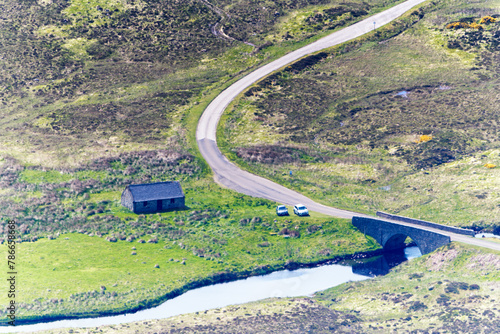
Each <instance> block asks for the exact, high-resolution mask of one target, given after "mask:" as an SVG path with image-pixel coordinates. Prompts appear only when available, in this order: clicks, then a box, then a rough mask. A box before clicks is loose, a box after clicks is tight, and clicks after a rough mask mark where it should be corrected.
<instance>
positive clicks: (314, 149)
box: [219, 0, 500, 233]
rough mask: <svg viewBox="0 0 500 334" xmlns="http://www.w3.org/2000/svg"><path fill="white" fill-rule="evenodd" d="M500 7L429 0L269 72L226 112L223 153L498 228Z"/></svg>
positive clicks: (356, 195) (347, 200)
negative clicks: (363, 32)
mask: <svg viewBox="0 0 500 334" xmlns="http://www.w3.org/2000/svg"><path fill="white" fill-rule="evenodd" d="M497 5H498V2H497V1H487V2H482V3H481V4H478V3H475V4H472V3H468V2H462V1H451V0H450V1H439V2H433V3H428V4H424V5H423V6H422V7H421V8H420V9H418V10H414V11H412V12H411V13H408V14H407V15H406V17H404V18H402V19H401V20H400V21H399V22H403V23H394V24H391V25H389V26H388V27H382V28H380V29H377V30H378V31H376V32H375V33H373V34H371V35H369V36H366V37H365V38H363V39H362V40H363V42H360V41H359V40H358V41H356V42H351V43H346V44H345V45H341V46H339V47H335V48H331V49H329V50H324V51H322V52H321V53H318V54H316V55H313V56H310V57H307V58H305V59H303V60H301V61H299V62H297V63H295V64H293V65H291V66H288V67H286V68H284V69H283V70H282V71H279V72H276V73H274V74H272V75H270V76H269V77H267V78H265V79H263V80H262V81H260V82H259V83H257V84H256V85H254V86H253V87H251V88H249V89H248V90H247V91H246V92H245V93H244V94H242V95H241V96H240V98H239V99H238V100H237V101H235V102H234V103H233V105H232V107H231V110H230V112H229V113H228V114H227V115H226V117H225V118H224V119H223V123H222V124H221V125H220V128H221V131H220V134H219V142H221V143H222V147H223V149H224V152H225V153H226V154H227V155H228V156H230V157H231V159H232V160H233V161H235V162H237V163H239V164H240V166H242V167H243V168H245V169H248V170H250V171H253V172H255V173H258V174H260V175H264V176H266V177H268V178H271V179H273V180H275V181H277V182H279V183H281V184H283V185H286V186H289V187H292V188H294V189H296V190H298V191H300V192H302V193H305V194H308V195H309V196H311V197H313V198H316V199H318V200H320V201H322V202H323V203H325V204H328V205H332V206H335V207H339V208H344V209H350V210H355V211H362V212H366V213H371V214H373V213H374V212H375V211H377V210H382V211H388V212H393V213H398V214H401V215H406V216H410V217H414V218H419V219H424V220H430V221H435V222H439V223H443V224H449V225H455V226H462V227H469V228H473V229H475V230H477V231H485V232H486V231H487V232H494V233H498V232H499V231H500V223H499V221H498V214H499V212H500V211H499V210H500V207H498V205H497V204H498V199H499V197H498V191H496V189H498V185H499V184H498V179H499V174H498V173H499V170H498V169H496V168H494V167H493V166H497V165H498V163H499V162H500V155H499V153H500V150H499V148H500V146H499V142H498V134H499V129H498V126H497V125H498V112H497V110H496V107H495V106H496V104H497V103H496V101H497V98H498V95H497V89H496V87H497V85H498V71H499V68H498V57H499V55H500V54H499V53H498V34H499V27H500V25H499V24H498V22H497V17H498V13H497V12H496V11H495V8H497V7H495V6H497ZM457 22H458V23H457ZM479 26H480V27H481V28H480V29H478V27H479ZM491 167H493V168H491ZM289 171H293V177H290V173H289Z"/></svg>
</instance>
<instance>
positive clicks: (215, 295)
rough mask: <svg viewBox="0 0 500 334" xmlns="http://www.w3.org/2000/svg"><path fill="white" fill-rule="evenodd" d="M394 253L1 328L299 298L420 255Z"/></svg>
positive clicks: (87, 323)
mask: <svg viewBox="0 0 500 334" xmlns="http://www.w3.org/2000/svg"><path fill="white" fill-rule="evenodd" d="M415 248H416V247H410V248H407V249H406V250H405V252H406V253H405V252H403V251H401V252H391V253H388V254H384V255H381V256H378V257H375V258H370V259H363V260H356V261H349V262H351V263H349V264H350V266H348V265H346V264H347V262H346V263H344V264H343V265H339V264H329V265H323V266H320V267H315V268H304V269H297V270H293V271H290V270H282V271H277V272H274V273H271V274H268V275H263V276H255V277H249V278H247V279H242V280H238V281H234V282H229V283H221V284H214V285H211V286H206V287H202V288H198V289H193V290H190V291H188V292H186V293H184V294H182V295H180V296H178V297H176V298H173V299H170V300H168V301H166V302H164V303H163V304H161V305H159V306H157V307H154V308H150V309H147V310H143V311H139V312H136V313H130V314H123V315H118V316H105V317H100V318H86V319H75V320H61V321H53V322H47V323H39V324H33V325H24V326H16V327H0V333H6V332H33V331H38V330H48V329H55V328H64V327H96V326H103V325H117V324H122V323H127V322H135V321H144V320H151V319H162V318H168V317H171V316H175V315H179V314H185V313H193V312H200V311H205V310H209V309H213V308H219V307H224V306H228V305H233V304H242V303H248V302H252V301H257V300H261V299H265V298H270V297H297V296H307V295H312V294H313V293H314V292H317V291H320V290H325V289H328V288H331V287H333V286H336V285H339V284H342V283H345V282H348V281H359V280H365V279H369V278H370V277H373V276H375V275H384V274H386V273H387V272H388V271H389V269H390V268H392V267H394V266H396V265H398V264H400V263H401V262H403V261H406V259H407V258H412V257H416V256H419V253H420V252H419V251H418V248H416V250H415Z"/></svg>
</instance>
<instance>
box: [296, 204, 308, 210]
mask: <svg viewBox="0 0 500 334" xmlns="http://www.w3.org/2000/svg"><path fill="white" fill-rule="evenodd" d="M297 209H298V210H306V207H305V206H303V205H302V206H299V207H298V208H297Z"/></svg>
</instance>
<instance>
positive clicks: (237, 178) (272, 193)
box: [196, 0, 500, 251]
mask: <svg viewBox="0 0 500 334" xmlns="http://www.w3.org/2000/svg"><path fill="white" fill-rule="evenodd" d="M425 1H426V0H408V1H406V2H403V3H401V4H399V5H397V6H394V7H392V8H390V9H387V10H385V11H383V12H381V13H378V14H376V15H373V16H371V17H369V18H367V19H365V20H363V21H360V22H358V23H356V24H353V25H351V26H349V27H347V28H344V29H342V30H339V31H336V32H334V33H332V34H330V35H328V36H326V37H323V38H321V39H319V40H317V41H316V42H314V43H311V44H309V45H307V46H304V47H302V48H300V49H298V50H295V51H293V52H290V53H288V54H286V55H285V56H283V57H281V58H279V59H277V60H275V61H273V62H271V63H269V64H267V65H264V66H262V67H260V68H258V69H256V70H255V71H253V72H251V73H250V74H248V75H247V76H245V77H243V78H242V79H240V80H238V81H237V82H235V83H234V84H232V85H231V86H229V87H228V88H227V89H225V90H224V91H223V92H222V93H220V94H219V95H218V96H217V97H216V98H215V99H214V100H213V101H212V102H211V103H210V104H209V105H208V107H207V108H206V109H205V111H204V112H203V114H202V116H201V117H200V120H199V122H198V127H197V130H196V140H197V142H198V148H199V150H200V152H201V154H202V156H203V158H204V159H205V160H206V162H207V163H208V164H209V166H210V167H211V168H212V171H213V173H214V179H215V181H216V182H217V183H219V184H220V185H222V186H225V187H227V188H230V189H233V190H235V191H237V192H239V193H243V194H246V195H250V196H253V197H260V198H266V199H270V200H273V201H275V202H278V203H283V204H288V205H295V204H297V203H302V204H304V205H306V206H307V207H308V208H309V209H310V210H312V211H316V212H320V213H323V214H327V215H331V216H335V217H340V218H352V217H353V216H366V215H364V214H360V213H356V212H352V211H346V210H341V209H336V208H333V207H329V206H326V205H323V204H320V203H317V202H315V201H313V200H312V199H310V198H308V197H306V196H304V195H302V194H300V193H298V192H296V191H293V190H290V189H288V188H286V187H284V186H281V185H279V184H277V183H275V182H272V181H270V180H268V179H265V178H263V177H260V176H257V175H255V174H251V173H249V172H247V171H244V170H241V169H240V168H238V167H237V166H236V165H234V164H233V163H231V162H230V161H229V160H228V159H227V158H226V157H225V156H224V155H223V154H222V153H221V151H220V150H219V148H218V147H217V137H216V132H217V124H218V123H219V120H220V118H221V116H222V113H223V112H224V110H225V109H226V108H227V106H228V105H229V104H230V103H231V101H232V100H234V99H235V98H236V97H237V96H238V95H239V94H240V93H242V92H243V91H244V90H245V89H246V88H248V87H250V86H251V85H253V84H254V83H256V82H257V81H259V80H260V79H262V78H264V77H266V76H267V75H269V74H271V73H273V72H275V71H277V70H279V69H281V68H283V67H285V66H287V65H288V64H290V63H292V62H294V61H296V60H298V59H300V58H302V57H304V56H306V55H309V54H311V53H314V52H318V51H320V50H323V49H325V48H329V47H332V46H335V45H338V44H341V43H344V42H346V41H349V40H351V39H354V38H357V37H359V36H361V35H364V34H366V33H368V32H370V31H372V30H373V29H374V27H381V26H383V25H385V24H387V23H389V22H391V21H392V20H394V19H396V18H397V17H399V16H401V15H402V14H404V13H405V12H407V11H409V10H410V9H411V8H413V7H415V6H417V5H419V4H421V3H423V2H425ZM397 223H398V224H401V222H397ZM404 224H408V223H404ZM408 225H410V226H414V227H418V228H423V227H422V226H418V225H411V224H408ZM426 229H427V230H430V231H434V232H438V233H441V234H445V235H448V236H450V237H451V240H452V241H460V242H464V243H468V244H473V245H477V246H483V247H487V248H490V249H495V250H499V251H500V243H495V242H490V241H485V240H481V239H476V238H472V237H467V236H463V235H459V234H454V233H450V232H445V231H441V230H436V229H431V228H426Z"/></svg>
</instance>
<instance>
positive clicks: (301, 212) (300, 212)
mask: <svg viewBox="0 0 500 334" xmlns="http://www.w3.org/2000/svg"><path fill="white" fill-rule="evenodd" d="M293 213H295V214H296V215H297V216H309V211H308V210H307V208H306V207H305V206H304V205H302V204H297V205H295V206H294V207H293Z"/></svg>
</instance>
